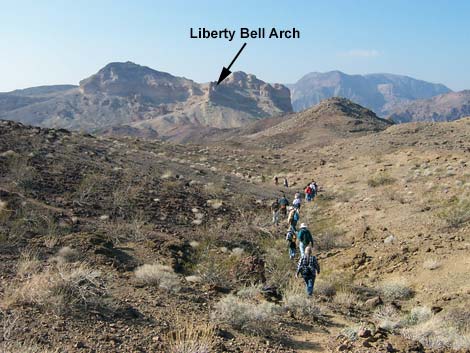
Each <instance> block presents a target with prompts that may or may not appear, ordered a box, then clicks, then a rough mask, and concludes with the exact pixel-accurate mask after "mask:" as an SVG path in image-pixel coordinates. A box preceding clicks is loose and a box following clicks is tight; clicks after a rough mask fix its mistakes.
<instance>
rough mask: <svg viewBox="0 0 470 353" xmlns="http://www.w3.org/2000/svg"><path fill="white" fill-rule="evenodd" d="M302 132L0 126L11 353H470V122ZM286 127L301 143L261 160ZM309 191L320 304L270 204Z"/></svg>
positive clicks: (373, 121)
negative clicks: (128, 133)
mask: <svg viewBox="0 0 470 353" xmlns="http://www.w3.org/2000/svg"><path fill="white" fill-rule="evenodd" d="M291 118H292V119H293V120H292V121H291V122H289V121H290V119H291ZM291 118H289V117H284V118H280V119H279V120H280V121H275V120H271V121H270V120H269V119H268V120H266V121H267V122H266V124H267V125H266V126H264V125H263V124H261V122H262V121H264V120H262V121H261V120H260V121H258V122H256V124H255V125H253V126H251V127H247V129H246V130H245V131H244V132H243V133H242V134H241V135H240V136H241V137H240V139H238V140H237V138H236V135H233V136H232V139H227V140H226V141H219V142H218V143H217V144H214V145H211V144H209V145H206V146H204V145H195V144H186V145H178V144H173V143H168V142H165V141H161V140H159V139H158V138H157V139H154V140H151V141H149V140H141V139H139V138H135V137H107V136H98V137H96V136H93V135H89V134H87V133H80V132H70V131H67V130H62V129H45V128H39V127H31V126H24V125H22V124H19V123H15V122H11V121H1V122H0V246H1V250H2V251H1V252H0V259H1V261H0V275H1V276H2V279H3V280H2V281H1V283H0V309H1V310H0V320H1V321H2V325H1V327H3V330H4V331H3V339H2V341H1V342H0V348H1V349H2V350H4V351H7V352H28V351H33V352H34V351H40V352H49V351H51V352H53V351H56V350H57V349H59V350H63V351H69V352H82V351H95V352H108V351H144V352H152V351H175V350H172V349H175V348H174V347H176V345H177V344H181V343H182V342H184V343H185V344H191V342H192V344H194V340H193V339H192V337H194V335H196V336H197V337H198V342H199V344H201V345H203V347H205V349H206V351H214V352H243V351H249V352H318V351H326V352H329V351H350V352H361V353H362V352H392V351H393V352H402V353H405V352H426V353H436V352H465V350H466V349H468V348H469V345H468V342H469V335H470V331H469V328H468V317H469V315H470V313H469V311H468V304H469V302H470V297H469V295H470V288H469V281H468V273H469V271H470V263H469V262H468V256H467V254H468V251H469V249H470V245H469V244H470V238H469V235H470V231H469V227H470V223H469V222H470V216H469V215H470V213H469V209H470V208H469V207H470V206H469V204H470V202H469V200H470V195H469V192H470V189H469V185H470V179H469V175H468V163H469V153H470V144H469V141H468V138H467V136H469V134H470V120H469V119H460V120H457V121H453V122H443V123H426V122H419V123H410V124H401V125H392V124H391V123H389V122H387V121H384V120H382V119H378V118H377V117H376V116H375V115H374V114H373V113H371V112H370V111H369V110H367V109H365V108H362V107H360V106H358V105H355V104H353V103H351V102H349V101H347V100H344V99H332V100H329V101H326V102H323V103H321V104H320V105H318V106H317V107H316V108H312V110H311V111H310V112H309V111H306V112H303V113H300V115H298V114H292V117H291ZM356 120H362V121H363V122H362V123H361V124H354V121H356ZM330 122H331V123H332V122H335V124H333V125H331V126H329V125H327V126H326V127H324V129H325V130H322V131H323V132H325V131H327V132H328V134H327V135H324V136H328V139H326V138H325V139H324V140H323V141H322V143H321V144H318V145H316V144H315V141H314V142H312V143H311V145H310V146H311V147H312V148H307V147H305V146H308V145H307V144H306V143H305V141H307V142H308V138H309V136H310V138H311V139H313V138H314V135H309V134H310V133H311V132H308V134H306V135H302V134H304V131H305V130H306V129H305V126H308V127H315V126H317V125H316V124H318V126H320V127H321V124H325V123H326V124H328V123H330ZM351 122H353V123H351ZM260 124H261V125H260ZM279 124H287V125H286V129H288V131H289V132H290V133H292V134H296V136H303V138H305V140H302V141H303V142H302V144H295V143H294V144H289V145H288V146H289V147H288V148H278V146H274V147H273V148H272V147H270V146H269V145H266V144H265V139H266V138H270V137H271V136H273V137H276V136H278V135H276V133H273V134H272V135H269V136H265V135H263V133H265V132H266V131H272V129H275V128H276V126H277V125H279ZM296 126H298V130H295V127H296ZM358 126H364V127H365V128H364V129H362V130H361V131H358V132H351V129H353V130H354V129H356V128H357V127H358ZM320 127H319V128H318V129H320ZM333 127H335V129H334V128H333ZM242 130H243V129H242ZM322 131H321V132H322ZM323 132H322V133H323ZM245 133H246V134H247V135H245ZM325 133H326V132H325ZM258 134H259V135H258ZM247 136H248V137H249V138H250V139H251V141H252V142H251V143H248V142H246V141H248V140H247V139H248V137H247ZM304 143H305V144H304ZM274 175H278V176H280V177H283V176H286V177H287V178H288V179H289V182H290V187H289V188H283V187H280V186H275V185H274V184H273V182H272V177H273V176H274ZM312 178H314V179H315V180H317V182H318V184H319V185H320V192H319V195H318V197H317V199H316V200H315V202H314V203H304V204H303V205H302V208H301V211H300V216H301V222H305V223H307V224H308V226H309V228H310V230H311V231H312V234H313V236H314V239H315V253H316V254H317V256H318V259H319V262H320V264H321V266H322V271H321V273H320V275H319V276H318V278H317V280H316V283H315V291H314V297H313V298H307V297H306V295H305V288H304V284H303V281H302V280H301V279H295V277H294V276H293V274H294V271H295V262H292V261H290V260H289V258H288V255H287V246H286V241H285V231H286V228H287V225H286V223H285V220H282V223H281V224H280V225H279V226H275V225H272V224H271V213H270V211H269V205H270V204H271V202H272V200H273V199H274V198H275V197H278V196H280V195H281V192H286V195H287V196H288V197H289V199H290V200H292V196H293V194H294V193H295V192H297V191H299V192H302V190H303V189H304V187H305V185H306V183H308V182H310V181H311V179H312ZM25 327H27V328H28V330H24V328H25ZM44 337H47V339H44ZM430 337H432V339H430Z"/></svg>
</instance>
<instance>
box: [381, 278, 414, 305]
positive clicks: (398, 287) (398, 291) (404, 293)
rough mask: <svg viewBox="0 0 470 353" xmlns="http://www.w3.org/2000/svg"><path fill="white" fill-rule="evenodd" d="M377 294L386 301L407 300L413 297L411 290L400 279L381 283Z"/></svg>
mask: <svg viewBox="0 0 470 353" xmlns="http://www.w3.org/2000/svg"><path fill="white" fill-rule="evenodd" d="M379 292H380V293H381V294H382V296H383V297H384V298H386V299H388V300H403V299H409V298H410V297H411V296H412V295H413V290H412V289H411V288H410V287H409V286H408V285H407V284H406V282H405V281H404V280H402V279H392V280H389V281H386V282H383V283H382V284H381V285H380V287H379Z"/></svg>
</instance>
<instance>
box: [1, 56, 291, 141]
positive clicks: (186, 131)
mask: <svg viewBox="0 0 470 353" xmlns="http://www.w3.org/2000/svg"><path fill="white" fill-rule="evenodd" d="M21 94H22V95H21V96H19V93H15V92H11V93H6V94H2V95H1V96H0V117H1V118H5V119H9V120H15V121H19V122H22V123H27V124H31V125H37V126H41V127H60V128H66V129H72V130H85V131H89V132H91V131H93V132H96V131H98V132H100V133H105V134H117V135H131V136H142V137H147V138H148V137H151V138H152V137H156V136H158V137H159V138H163V139H168V138H169V139H174V140H182V138H181V136H184V137H189V139H191V136H194V135H196V134H197V132H199V131H200V130H204V129H210V128H217V129H225V128H233V127H240V126H242V125H243V124H244V123H246V122H249V121H251V120H255V119H262V118H266V117H271V116H278V115H281V114H283V113H286V112H291V111H292V105H291V102H290V92H289V89H288V88H287V87H285V86H283V85H280V84H273V85H271V84H268V83H266V82H264V81H261V80H259V79H258V78H256V76H254V75H250V74H245V73H243V72H234V73H233V74H232V75H230V76H229V77H228V78H227V79H226V80H225V81H224V82H222V84H220V85H218V86H217V85H216V84H215V83H213V82H211V83H206V84H199V83H196V82H194V81H192V80H189V79H186V78H183V77H176V76H173V75H171V74H168V73H165V72H160V71H156V70H153V69H151V68H149V67H145V66H140V65H137V64H134V63H132V62H125V63H110V64H108V65H106V66H105V67H104V68H102V69H101V70H99V71H98V72H97V73H96V74H94V75H92V76H90V77H88V78H86V79H84V80H82V81H81V82H80V86H79V87H75V86H67V87H62V88H61V89H58V88H57V89H54V90H51V89H49V90H45V89H41V90H38V89H33V90H31V89H30V90H29V91H25V92H23V91H22V93H21ZM15 102H16V103H15Z"/></svg>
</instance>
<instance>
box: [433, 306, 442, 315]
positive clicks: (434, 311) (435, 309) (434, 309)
mask: <svg viewBox="0 0 470 353" xmlns="http://www.w3.org/2000/svg"><path fill="white" fill-rule="evenodd" d="M431 311H432V312H433V314H437V313H440V312H441V311H442V308H441V307H440V306H433V307H431Z"/></svg>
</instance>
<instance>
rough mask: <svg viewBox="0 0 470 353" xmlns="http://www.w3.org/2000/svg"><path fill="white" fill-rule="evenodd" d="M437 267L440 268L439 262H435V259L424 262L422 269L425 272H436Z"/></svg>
mask: <svg viewBox="0 0 470 353" xmlns="http://www.w3.org/2000/svg"><path fill="white" fill-rule="evenodd" d="M439 267H441V264H440V263H439V261H437V260H435V259H428V260H426V261H424V262H423V268H424V269H425V270H431V271H432V270H436V269H438V268H439Z"/></svg>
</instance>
